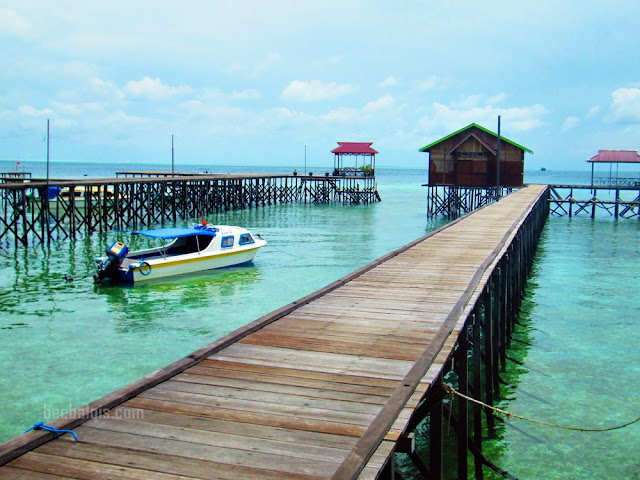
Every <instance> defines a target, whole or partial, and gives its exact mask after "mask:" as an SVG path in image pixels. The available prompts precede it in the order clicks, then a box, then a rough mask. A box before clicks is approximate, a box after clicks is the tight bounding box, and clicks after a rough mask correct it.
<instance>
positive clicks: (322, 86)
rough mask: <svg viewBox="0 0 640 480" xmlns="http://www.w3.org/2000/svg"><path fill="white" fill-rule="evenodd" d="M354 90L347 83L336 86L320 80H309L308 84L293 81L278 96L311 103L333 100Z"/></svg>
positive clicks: (333, 83) (354, 89)
mask: <svg viewBox="0 0 640 480" xmlns="http://www.w3.org/2000/svg"><path fill="white" fill-rule="evenodd" d="M356 90H357V88H356V87H353V86H352V85H351V84H348V83H345V84H343V85H338V84H337V83H336V82H330V83H323V82H321V81H320V80H311V81H310V82H304V81H301V80H294V81H292V82H291V83H290V84H289V85H288V86H287V88H285V89H284V90H283V91H282V94H281V95H280V96H281V97H282V98H292V99H296V100H303V101H305V102H313V101H317V100H333V99H336V98H338V97H341V96H343V95H348V94H350V93H353V92H355V91H356Z"/></svg>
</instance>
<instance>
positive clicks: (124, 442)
mask: <svg viewBox="0 0 640 480" xmlns="http://www.w3.org/2000/svg"><path fill="white" fill-rule="evenodd" d="M78 430H79V431H81V432H82V437H83V440H82V441H83V442H85V443H89V444H94V445H104V446H110V447H119V448H125V449H129V450H134V451H138V452H145V451H153V452H156V453H159V454H164V455H171V456H176V457H183V458H189V459H196V460H210V459H215V461H216V462H217V463H223V464H227V465H241V466H243V467H251V468H261V469H265V470H272V471H278V472H283V473H285V474H288V473H293V474H308V473H309V472H314V474H315V475H318V476H323V475H331V473H332V472H333V471H335V469H336V467H337V465H336V463H335V462H330V461H327V460H325V461H323V460H315V459H314V460H309V459H305V458H297V457H293V456H287V455H270V454H264V453H259V452H250V451H247V450H241V449H238V448H224V447H216V446H211V445H202V444H197V443H185V442H181V441H178V440H173V439H166V438H157V437H148V436H144V435H134V434H129V433H122V432H110V431H108V430H99V429H95V428H90V427H87V426H84V425H83V426H82V427H79V428H78Z"/></svg>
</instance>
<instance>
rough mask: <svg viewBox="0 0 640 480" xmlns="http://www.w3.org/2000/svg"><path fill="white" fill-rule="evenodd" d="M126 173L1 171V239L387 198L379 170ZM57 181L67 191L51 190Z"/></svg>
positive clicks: (41, 238)
mask: <svg viewBox="0 0 640 480" xmlns="http://www.w3.org/2000/svg"><path fill="white" fill-rule="evenodd" d="M118 177H119V178H110V179H83V180H51V181H49V182H46V181H45V180H42V179H32V178H30V177H26V176H24V178H20V179H16V178H15V176H11V177H9V176H6V177H0V246H2V242H6V243H10V242H12V241H13V243H14V244H15V246H16V247H17V246H20V245H22V246H27V245H28V244H30V243H46V242H49V241H50V240H51V239H64V238H75V237H76V236H77V235H79V234H83V233H86V234H91V233H94V232H100V233H102V232H105V231H109V230H113V229H136V228H140V227H148V226H151V225H157V224H164V223H165V222H174V223H175V222H176V221H177V220H186V219H189V218H200V216H206V215H209V214H212V213H218V212H224V211H229V210H238V209H244V208H252V207H261V206H266V205H275V204H279V203H293V202H300V203H334V202H337V203H343V204H368V203H371V202H377V201H380V196H379V194H378V191H377V186H376V180H375V177H374V176H372V175H363V176H340V175H336V176H333V175H321V176H317V175H316V176H314V175H267V174H238V175H230V174H197V175H196V174H191V175H187V174H172V173H166V172H165V173H163V172H118ZM17 180H19V181H17ZM52 188H53V189H59V190H60V192H59V193H57V194H56V195H53V196H52V198H50V195H49V191H50V190H51V189H52ZM54 192H57V190H54Z"/></svg>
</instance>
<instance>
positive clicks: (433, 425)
mask: <svg viewBox="0 0 640 480" xmlns="http://www.w3.org/2000/svg"><path fill="white" fill-rule="evenodd" d="M548 208H549V203H548V188H547V187H546V186H529V187H526V188H522V189H520V190H518V191H517V192H514V193H512V194H511V195H508V196H507V197H504V198H502V199H501V200H499V201H498V202H497V203H495V204H493V205H490V206H487V207H484V208H481V209H479V210H477V211H476V212H474V213H473V214H471V215H468V216H466V217H462V218H459V219H457V220H455V221H453V222H451V223H450V224H448V225H446V226H444V227H442V228H440V229H438V230H437V231H435V232H432V233H430V234H428V235H426V236H424V237H422V238H420V239H418V240H416V241H414V242H412V243H411V244H409V245H407V246H405V247H403V248H400V249H398V250H396V251H394V252H391V253H389V254H387V255H385V256H384V257H382V258H380V259H378V260H376V261H374V262H372V263H371V264H369V265H367V266H365V267H363V268H361V269H359V270H357V271H355V272H353V273H352V274H350V275H347V276H346V277H344V278H342V279H340V280H338V281H336V282H334V283H332V284H330V285H328V286H326V287H325V288H323V289H321V290H319V291H317V292H314V293H313V294H310V295H308V296H307V297H304V298H301V299H300V300H298V301H295V302H293V303H291V304H289V305H286V306H284V307H282V308H280V309H278V310H276V311H274V312H272V313H270V314H268V315H266V316H264V317H262V318H259V319H257V320H255V321H254V322H252V323H250V324H248V325H246V326H245V327H243V328H241V329H239V330H237V331H235V332H232V333H230V334H228V335H226V336H225V337H223V338H221V339H219V340H216V341H214V342H213V343H211V344H210V345H207V346H206V347H203V348H201V349H200V350H197V351H196V352H194V353H192V354H191V355H188V356H187V357H185V358H183V359H182V360H179V361H177V362H175V363H173V364H171V365H169V366H167V367H165V368H163V369H161V370H158V371H157V372H155V373H152V374H150V375H149V376H147V377H145V378H143V379H141V380H139V381H137V382H134V383H133V384H131V385H128V386H126V387H124V388H122V389H120V390H118V391H116V392H113V393H112V394H110V395H107V396H105V397H103V398H101V399H99V400H96V401H95V402H93V403H91V404H89V405H86V406H85V407H82V408H80V409H78V410H76V411H74V412H71V413H70V414H68V415H66V416H64V417H60V418H59V419H56V420H54V421H51V422H50V424H51V425H53V426H54V427H56V428H58V429H73V430H74V432H75V433H76V434H77V435H78V441H74V440H73V438H72V437H71V435H70V434H63V435H61V436H60V438H59V439H55V437H54V434H53V433H50V432H46V431H42V430H38V431H35V430H32V431H30V432H28V433H26V434H23V435H21V436H19V437H17V438H15V439H14V440H11V441H9V442H7V443H5V444H3V445H0V465H3V466H2V467H0V479H8V478H11V479H20V478H25V479H26V478H29V479H59V478H64V479H66V478H82V479H84V478H86V479H96V478H144V479H153V478H157V479H174V478H176V479H177V478H210V479H239V478H242V479H256V478H271V479H282V478H294V479H320V478H333V479H355V478H361V479H374V478H391V477H392V476H393V471H394V461H393V453H394V452H396V451H397V452H405V453H408V454H409V456H410V458H412V460H413V461H414V463H415V464H416V466H417V467H418V468H419V469H420V470H421V471H422V472H423V473H425V474H426V475H429V478H438V479H440V478H443V476H444V474H443V471H444V464H443V459H444V458H445V457H446V455H445V454H444V453H445V452H444V447H443V431H444V430H445V428H443V424H444V422H445V420H444V418H447V417H448V416H449V415H450V419H449V420H450V421H451V422H452V424H453V425H455V427H454V429H455V431H456V433H457V438H458V446H457V452H458V461H457V467H456V468H457V478H467V462H468V458H467V457H468V456H469V457H473V458H474V459H475V465H476V478H482V469H483V468H487V464H488V462H486V460H483V458H484V457H483V456H482V442H481V440H482V430H483V425H486V426H487V428H489V429H491V428H492V425H493V417H492V415H491V413H490V411H483V410H482V409H481V408H479V407H474V406H471V407H470V406H469V405H468V404H467V403H466V402H460V403H459V405H458V406H457V408H456V409H455V411H452V410H453V403H452V402H448V403H446V402H443V401H442V399H443V398H444V397H445V393H446V392H445V390H444V388H443V387H442V383H443V378H444V375H445V374H447V373H448V372H451V371H453V372H454V373H455V379H456V382H457V388H458V390H459V391H460V392H461V393H464V394H467V395H471V396H474V397H475V398H477V399H479V400H482V401H483V402H485V403H487V404H489V405H490V404H492V402H493V400H494V399H496V398H497V395H498V393H499V382H498V371H499V368H500V366H501V365H504V361H505V357H506V353H505V352H506V348H507V346H508V343H509V339H510V331H511V329H512V327H513V324H514V322H515V317H516V314H517V311H518V307H519V304H520V296H521V294H522V291H523V289H524V285H525V281H526V277H527V275H528V273H529V268H530V265H531V262H532V259H533V254H534V251H535V247H536V244H537V239H538V236H539V234H540V231H541V229H542V227H543V225H544V223H545V220H546V218H547V216H548V212H549V210H548ZM454 359H455V362H454V361H453V360H454ZM447 380H448V381H451V380H450V376H449V377H447ZM447 412H448V413H447ZM445 414H446V416H445ZM425 418H426V419H427V421H429V422H430V438H429V445H430V451H431V454H430V458H429V459H421V458H420V457H419V456H417V454H416V452H415V450H414V448H413V442H412V438H413V431H414V430H415V428H416V426H417V425H418V424H419V423H420V422H421V421H423V420H424V419H425ZM26 427H27V426H25V428H26Z"/></svg>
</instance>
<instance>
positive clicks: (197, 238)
mask: <svg viewBox="0 0 640 480" xmlns="http://www.w3.org/2000/svg"><path fill="white" fill-rule="evenodd" d="M131 233H132V234H133V235H143V236H145V237H147V238H151V239H155V240H160V241H161V242H162V245H160V246H158V247H155V248H149V249H145V250H138V251H129V247H128V246H127V245H125V244H124V243H122V242H120V241H115V242H113V243H112V244H111V246H109V248H107V250H106V256H104V257H100V258H96V268H97V272H96V273H95V275H94V276H93V278H94V281H95V283H100V282H102V281H103V280H105V279H109V280H110V281H111V282H112V283H115V284H119V285H134V284H137V283H140V282H145V281H148V280H152V279H157V278H163V277H169V276H174V275H180V274H183V273H192V272H199V271H202V270H211V269H215V268H225V267H232V266H237V265H242V264H245V263H249V262H251V261H252V260H253V259H254V258H255V256H256V254H257V253H258V250H259V249H260V248H262V247H264V246H265V245H266V244H267V242H266V241H265V240H263V239H262V238H258V237H254V236H253V235H252V234H251V232H249V230H247V229H245V228H242V227H235V226H228V225H208V224H206V222H204V221H203V223H202V224H197V225H194V226H193V227H185V228H179V227H174V228H158V229H153V230H140V231H135V232H131Z"/></svg>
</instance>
